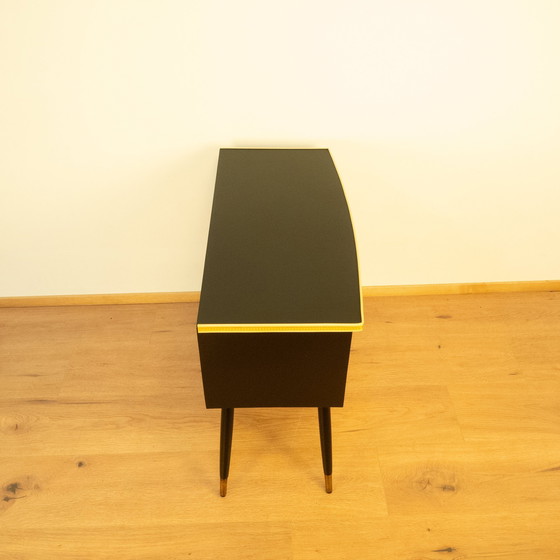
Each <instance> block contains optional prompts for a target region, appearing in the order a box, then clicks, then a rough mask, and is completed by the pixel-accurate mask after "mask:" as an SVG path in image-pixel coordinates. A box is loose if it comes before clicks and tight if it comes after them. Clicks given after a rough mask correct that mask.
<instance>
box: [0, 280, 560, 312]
mask: <svg viewBox="0 0 560 560" xmlns="http://www.w3.org/2000/svg"><path fill="white" fill-rule="evenodd" d="M556 291H560V280H537V281H524V282H478V283H470V284H416V285H397V286H364V287H362V294H363V296H364V297H395V296H425V295H460V294H485V293H499V292H556ZM199 299H200V292H148V293H132V294H83V295H58V296H19V297H18V296H16V297H2V298H0V307H55V306H56V307H58V306H67V305H120V304H133V303H192V302H198V301H199Z"/></svg>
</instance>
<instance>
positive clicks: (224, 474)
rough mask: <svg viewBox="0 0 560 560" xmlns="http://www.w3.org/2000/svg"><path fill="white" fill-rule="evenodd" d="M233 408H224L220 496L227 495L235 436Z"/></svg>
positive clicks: (221, 430)
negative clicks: (233, 437) (232, 443)
mask: <svg viewBox="0 0 560 560" xmlns="http://www.w3.org/2000/svg"><path fill="white" fill-rule="evenodd" d="M233 410H234V409H233V408H222V422H221V426H220V496H222V497H224V496H225V495H226V494H227V479H228V475H229V460H230V457H231V440H232V436H233Z"/></svg>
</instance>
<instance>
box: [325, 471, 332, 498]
mask: <svg viewBox="0 0 560 560" xmlns="http://www.w3.org/2000/svg"><path fill="white" fill-rule="evenodd" d="M325 490H326V491H327V494H330V493H331V492H332V474H326V475H325Z"/></svg>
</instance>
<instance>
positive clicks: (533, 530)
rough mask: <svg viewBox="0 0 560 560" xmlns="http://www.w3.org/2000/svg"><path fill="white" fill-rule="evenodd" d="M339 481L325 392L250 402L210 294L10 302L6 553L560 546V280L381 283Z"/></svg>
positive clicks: (3, 506)
mask: <svg viewBox="0 0 560 560" xmlns="http://www.w3.org/2000/svg"><path fill="white" fill-rule="evenodd" d="M365 304H366V305H365V307H366V329H365V330H364V332H363V333H360V334H357V335H355V337H354V343H353V350H352V355H351V363H350V370H349V377H348V385H347V394H346V405H345V407H344V408H342V409H333V444H334V475H333V482H334V492H333V493H332V494H330V495H329V494H326V493H325V492H324V488H323V477H322V470H321V456H320V449H319V438H318V428H317V419H316V411H315V410H314V409H240V410H238V411H237V415H236V425H235V430H234V442H233V455H232V463H231V472H230V479H229V492H228V496H227V497H226V498H220V497H219V476H218V443H219V441H218V440H219V412H218V411H216V410H206V409H205V407H204V400H203V395H202V385H201V378H200V372H199V364H198V356H197V347H196V337H195V327H194V323H195V316H196V304H189V303H181V304H159V305H122V306H98V307H97V306H94V307H60V308H22V309H0V329H1V330H0V337H1V338H0V340H1V345H0V381H1V384H2V385H1V387H2V392H1V394H0V442H1V445H0V559H17V560H27V559H29V560H31V559H33V560H43V559H45V560H46V559H48V560H52V559H56V560H66V559H72V560H80V559H90V558H91V559H98V560H99V559H130V560H132V559H134V560H144V559H145V560H148V559H166V560H168V559H186V558H188V559H193V560H195V559H266V560H274V559H283V560H284V559H286V560H291V559H295V560H304V559H305V560H307V559H327V560H331V559H342V558H344V559H349V560H350V559H351V560H356V559H358V560H361V559H382V560H392V559H395V560H397V559H398V560H438V559H443V560H445V559H452V560H466V559H476V560H480V559H500V560H506V559H507V560H513V559H515V560H535V559H551V560H553V559H557V558H560V293H553V292H548V293H525V294H499V295H491V294H486V295H464V296H423V297H400V298H369V299H367V300H366V302H365Z"/></svg>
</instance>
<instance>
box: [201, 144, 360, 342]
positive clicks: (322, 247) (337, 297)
mask: <svg viewBox="0 0 560 560" xmlns="http://www.w3.org/2000/svg"><path fill="white" fill-rule="evenodd" d="M362 324H363V319H362V305H361V291H360V285H359V277H358V264H357V258H356V246H355V242H354V233H353V230H352V222H351V220H350V215H349V212H348V206H347V203H346V198H345V196H344V191H343V189H342V185H341V183H340V179H339V177H338V174H337V172H336V168H335V166H334V163H333V161H332V159H331V156H330V153H329V151H328V150H327V149H270V148H267V149H260V148H251V149H249V148H247V149H245V148H228V149H222V150H220V157H219V161H218V171H217V176H216V188H215V191H214V202H213V206H212V215H211V220H210V232H209V235H208V246H207V251H206V260H205V264H204V276H203V281H202V291H201V297H200V307H199V313H198V321H197V327H198V331H199V332H260V331H264V332H284V331H293V332H306V331H319V332H321V331H355V330H360V329H361V327H362Z"/></svg>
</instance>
